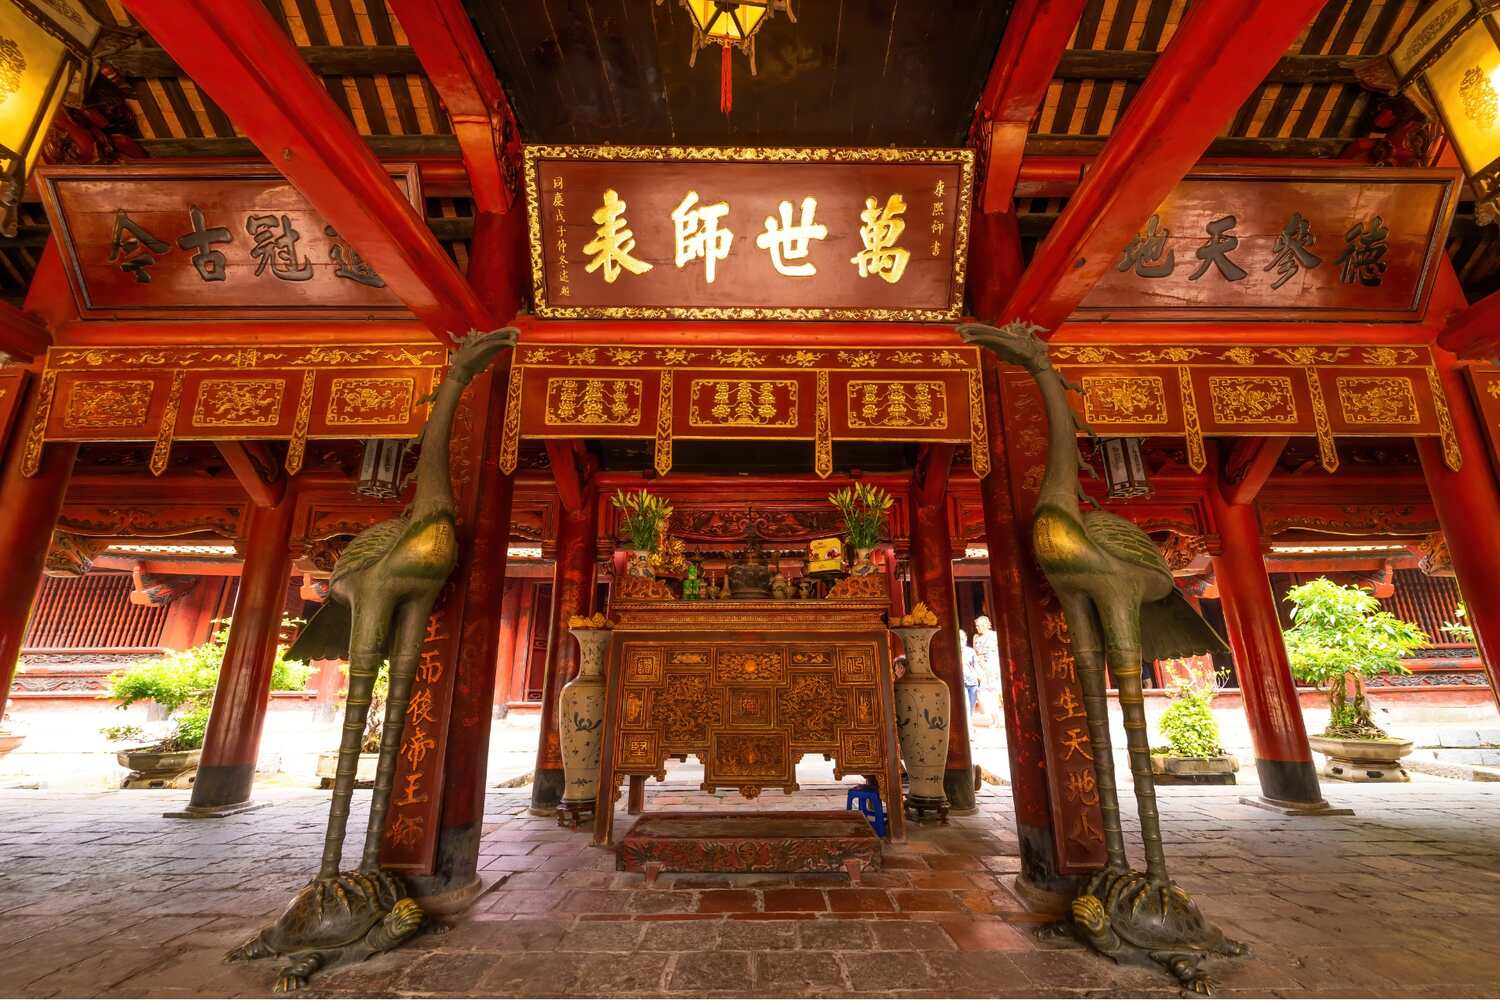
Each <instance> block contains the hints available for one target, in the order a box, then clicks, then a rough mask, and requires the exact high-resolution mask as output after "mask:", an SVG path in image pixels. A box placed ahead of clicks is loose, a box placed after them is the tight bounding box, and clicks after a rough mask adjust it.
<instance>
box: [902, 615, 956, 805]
mask: <svg viewBox="0 0 1500 1000" xmlns="http://www.w3.org/2000/svg"><path fill="white" fill-rule="evenodd" d="M891 631H892V632H895V633H896V634H897V635H898V636H900V637H901V644H902V646H904V647H905V648H906V674H905V675H904V676H903V677H902V678H901V679H900V680H898V681H896V726H897V733H898V735H899V737H900V742H901V761H902V763H903V764H905V765H906V773H907V775H908V777H909V778H910V779H911V790H910V792H909V793H908V794H907V797H906V799H907V802H908V803H909V804H910V805H911V806H913V807H914V808H918V809H921V810H925V809H939V810H941V809H945V808H946V806H947V802H948V800H947V797H946V796H945V795H944V794H943V770H944V768H945V767H946V766H947V763H948V721H949V720H948V710H949V707H950V701H949V698H948V685H947V684H945V683H944V682H943V680H942V678H940V677H938V676H937V675H936V674H934V673H933V672H932V659H931V656H930V651H931V646H932V637H933V636H934V635H936V634H937V632H938V630H937V629H935V628H893V629H891Z"/></svg>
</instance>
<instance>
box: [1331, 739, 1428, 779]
mask: <svg viewBox="0 0 1500 1000" xmlns="http://www.w3.org/2000/svg"><path fill="white" fill-rule="evenodd" d="M1307 742H1308V743H1310V744H1311V745H1312V748H1313V749H1314V750H1316V751H1318V753H1320V754H1322V755H1323V756H1324V758H1325V759H1324V761H1323V772H1322V773H1323V776H1324V777H1325V778H1335V779H1337V780H1339V781H1410V780H1411V776H1410V775H1408V774H1407V773H1406V768H1404V767H1402V766H1401V758H1402V757H1405V756H1406V755H1407V754H1409V753H1411V748H1412V742H1411V740H1402V739H1384V740H1346V739H1343V738H1341V737H1337V736H1309V737H1308V738H1307Z"/></svg>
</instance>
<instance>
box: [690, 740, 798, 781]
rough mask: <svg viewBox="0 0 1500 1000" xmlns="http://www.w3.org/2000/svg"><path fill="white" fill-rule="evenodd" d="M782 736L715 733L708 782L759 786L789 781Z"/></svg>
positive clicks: (786, 755)
mask: <svg viewBox="0 0 1500 1000" xmlns="http://www.w3.org/2000/svg"><path fill="white" fill-rule="evenodd" d="M788 757H789V755H788V748H787V738H786V734H785V733H715V734H714V740H713V746H712V748H711V749H710V752H709V761H708V770H709V773H708V774H707V775H705V777H706V778H707V783H709V784H712V783H713V782H715V781H720V782H724V783H726V784H739V783H762V782H766V781H768V780H790V778H791V762H790V760H789V759H788Z"/></svg>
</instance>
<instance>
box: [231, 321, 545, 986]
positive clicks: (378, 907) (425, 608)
mask: <svg viewBox="0 0 1500 1000" xmlns="http://www.w3.org/2000/svg"><path fill="white" fill-rule="evenodd" d="M517 333H518V331H516V330H515V329H514V328H507V329H504V330H495V331H493V332H490V333H477V332H471V333H470V335H469V336H467V337H464V338H463V339H461V340H460V341H458V349H457V350H456V351H455V352H454V353H453V356H452V359H451V362H450V364H449V366H448V371H447V374H446V375H444V377H443V381H442V383H441V384H440V385H439V386H438V388H437V390H436V392H434V394H433V398H432V409H431V410H430V412H429V414H428V418H427V424H426V426H425V427H424V428H423V431H422V438H421V441H422V451H421V456H420V458H419V459H418V461H417V473H416V476H417V483H416V490H415V492H414V493H413V495H412V501H411V504H410V506H408V507H407V508H406V510H405V511H403V512H402V513H401V515H400V516H399V517H394V518H391V519H390V520H387V521H382V522H380V523H379V524H375V525H372V526H371V527H369V528H366V529H365V530H364V531H362V532H360V533H359V534H358V535H357V536H355V538H354V540H353V541H351V542H350V543H349V545H348V547H347V548H345V549H344V552H343V554H342V555H341V556H340V557H339V560H338V562H337V563H336V564H335V565H334V567H333V573H332V575H331V577H330V579H329V597H328V600H327V602H325V603H324V604H323V606H322V607H321V608H320V609H319V610H318V612H317V613H316V614H315V615H313V617H312V619H311V620H310V621H309V622H308V623H307V625H306V626H305V627H304V628H303V630H302V634H301V635H300V636H298V637H297V641H296V642H295V643H293V644H292V647H291V648H290V649H289V650H287V653H286V655H287V658H288V659H293V660H300V661H302V662H304V663H307V662H311V661H313V660H331V659H347V660H348V661H349V695H348V699H347V701H346V706H345V709H344V727H343V740H342V743H341V744H340V746H339V762H338V771H337V774H336V777H335V778H334V785H333V801H332V803H331V804H330V806H329V809H328V829H327V832H326V834H325V836H324V840H323V862H322V865H321V866H320V867H319V869H318V875H317V877H316V878H314V879H313V880H312V881H311V882H309V883H308V884H307V885H306V886H305V887H303V889H302V890H301V891H300V892H298V893H297V895H296V896H294V897H292V901H291V903H290V904H289V905H288V906H287V908H286V910H285V911H283V912H282V914H281V916H280V917H279V918H278V919H277V920H276V922H275V923H274V924H272V925H271V926H269V927H267V928H265V929H264V930H262V931H260V932H259V933H258V934H256V935H255V937H253V938H251V939H250V940H249V941H247V942H245V943H244V944H243V945H241V946H239V947H238V948H235V949H234V950H233V951H231V952H230V953H229V954H228V955H227V956H226V958H227V960H229V961H239V960H244V959H254V958H267V957H269V956H271V955H283V956H286V957H287V958H289V959H291V962H290V964H288V965H287V966H286V967H285V968H283V969H282V970H281V973H280V975H279V977H278V978H277V980H276V986H275V990H276V992H278V993H281V992H286V991H288V990H294V989H300V988H301V987H303V986H305V985H306V984H307V979H308V977H309V976H311V975H312V974H313V973H315V972H316V971H317V970H318V969H320V968H323V967H324V966H325V965H328V964H331V963H332V962H334V961H338V960H361V959H365V958H368V957H370V956H371V955H373V954H376V953H377V952H382V951H387V950H389V949H391V948H394V947H395V946H396V945H398V944H400V943H401V942H402V941H405V940H406V939H407V938H409V937H411V936H412V935H413V934H415V933H416V932H417V930H418V928H419V927H420V926H421V923H422V918H423V915H422V910H421V908H420V907H419V906H418V905H417V903H416V901H415V900H413V899H411V897H409V896H407V895H406V891H405V888H404V886H403V885H402V882H401V879H400V878H398V877H397V876H395V875H392V874H390V873H389V872H385V871H382V870H381V868H380V839H381V835H382V833H383V832H384V829H385V815H386V809H387V807H388V806H389V804H390V798H391V783H392V781H393V780H394V776H395V773H396V758H397V753H398V752H399V750H400V747H401V737H402V733H403V730H404V729H405V722H406V706H407V702H408V700H409V697H410V694H411V688H412V681H413V679H414V678H415V677H416V673H417V665H418V662H419V660H420V658H421V654H422V643H423V640H424V638H425V636H426V633H427V620H428V617H429V616H430V615H431V613H432V609H433V606H434V605H435V604H436V602H437V599H438V593H439V592H440V591H441V590H442V588H443V585H444V584H445V583H446V582H447V580H448V577H449V575H450V574H451V573H452V572H453V567H454V566H455V565H456V564H457V562H458V538H457V525H456V508H455V503H454V498H453V481H452V475H451V472H450V470H449V455H448V441H449V437H450V435H451V432H452V428H453V418H454V415H455V414H456V413H457V411H458V404H459V400H460V399H461V398H462V396H463V392H464V389H465V388H466V387H467V386H468V384H469V382H470V381H471V380H472V379H473V378H474V376H476V375H478V374H479V373H480V372H482V371H484V370H485V369H486V368H488V367H489V365H490V363H491V362H492V361H493V360H494V358H495V356H496V355H498V354H499V353H500V352H501V351H502V350H504V349H505V348H508V347H514V346H515V343H516V336H517ZM387 659H389V661H390V690H389V693H388V694H387V696H386V701H385V728H384V730H383V735H382V738H381V742H380V755H379V759H378V762H377V764H376V769H375V792H374V795H373V796H372V797H371V800H370V818H369V822H368V823H367V824H366V826H365V846H364V854H363V856H362V857H361V859H360V864H359V868H358V869H357V870H355V871H344V872H341V871H340V870H339V867H340V860H341V857H342V854H343V847H344V829H345V824H346V823H347V821H348V818H349V802H350V799H351V798H352V797H353V792H354V779H355V770H356V767H357V765H358V763H359V751H360V742H361V740H362V739H363V737H364V732H365V720H366V717H367V716H368V714H369V711H370V698H371V694H372V693H373V691H374V687H375V677H376V674H377V673H378V672H379V670H380V667H381V665H382V664H383V663H384V662H385V661H386V660H387Z"/></svg>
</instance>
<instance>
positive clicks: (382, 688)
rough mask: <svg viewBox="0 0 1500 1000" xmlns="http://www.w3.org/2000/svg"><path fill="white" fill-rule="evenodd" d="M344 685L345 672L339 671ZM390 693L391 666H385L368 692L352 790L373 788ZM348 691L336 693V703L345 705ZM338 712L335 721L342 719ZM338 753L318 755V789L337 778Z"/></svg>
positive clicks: (346, 674)
mask: <svg viewBox="0 0 1500 1000" xmlns="http://www.w3.org/2000/svg"><path fill="white" fill-rule="evenodd" d="M339 669H340V672H341V673H343V675H344V679H345V682H346V684H347V681H348V678H349V668H348V667H347V666H344V667H340V668H339ZM390 689H391V666H390V664H389V663H382V664H381V665H380V672H379V673H378V674H376V675H375V686H374V687H373V688H372V689H371V690H370V714H369V715H367V716H365V734H364V736H363V737H361V739H360V741H359V763H358V765H357V766H356V768H355V771H354V786H355V787H356V788H371V787H373V786H374V784H375V765H376V763H377V762H378V761H379V760H380V738H381V736H382V735H383V734H384V733H385V696H386V695H387V694H388V693H389V692H390ZM348 697H349V689H348V687H347V686H346V687H345V688H344V690H343V691H341V692H339V700H340V702H343V701H347V700H348ZM343 714H344V713H343V712H339V717H340V718H342V717H343ZM338 770H339V752H338V748H337V747H335V748H334V749H332V750H324V751H322V752H321V753H319V754H318V765H317V771H316V772H315V773H316V774H317V777H318V787H319V788H332V787H333V779H334V778H335V777H337V776H338Z"/></svg>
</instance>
